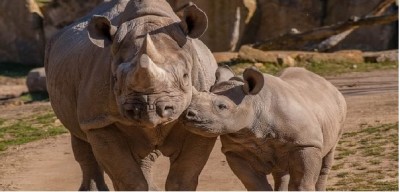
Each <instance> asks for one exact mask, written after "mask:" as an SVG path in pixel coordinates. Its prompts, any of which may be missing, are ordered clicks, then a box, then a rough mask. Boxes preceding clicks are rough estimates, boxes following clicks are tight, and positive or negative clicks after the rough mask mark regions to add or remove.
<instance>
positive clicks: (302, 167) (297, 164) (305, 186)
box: [289, 147, 322, 191]
mask: <svg viewBox="0 0 400 192" xmlns="http://www.w3.org/2000/svg"><path fill="white" fill-rule="evenodd" d="M321 156H322V155H321V150H320V149H318V148H315V147H304V148H299V149H296V150H295V151H293V152H292V153H291V155H290V160H289V174H290V181H289V190H290V191H292V190H295V191H314V190H315V185H316V183H317V180H318V177H319V173H320V170H321V165H322V157H321Z"/></svg>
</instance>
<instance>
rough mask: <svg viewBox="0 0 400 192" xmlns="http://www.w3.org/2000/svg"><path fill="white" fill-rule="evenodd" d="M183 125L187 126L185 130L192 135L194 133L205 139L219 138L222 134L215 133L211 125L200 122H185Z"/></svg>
mask: <svg viewBox="0 0 400 192" xmlns="http://www.w3.org/2000/svg"><path fill="white" fill-rule="evenodd" d="M183 124H184V125H185V128H186V129H187V130H188V131H190V132H191V133H194V134H196V135H200V136H203V137H218V136H219V135H220V134H218V133H215V132H214V131H213V130H212V129H211V128H210V126H209V125H211V124H209V123H204V122H199V123H194V122H190V121H184V122H183Z"/></svg>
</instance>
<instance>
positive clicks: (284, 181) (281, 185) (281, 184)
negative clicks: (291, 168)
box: [272, 170, 290, 191]
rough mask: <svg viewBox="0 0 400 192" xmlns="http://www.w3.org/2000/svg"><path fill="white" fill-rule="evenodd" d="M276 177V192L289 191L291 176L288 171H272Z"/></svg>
mask: <svg viewBox="0 0 400 192" xmlns="http://www.w3.org/2000/svg"><path fill="white" fill-rule="evenodd" d="M272 176H273V177H274V190H275V191H287V190H288V187H289V180H290V175H289V172H287V171H281V170H279V171H272Z"/></svg>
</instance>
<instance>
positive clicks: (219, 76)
mask: <svg viewBox="0 0 400 192" xmlns="http://www.w3.org/2000/svg"><path fill="white" fill-rule="evenodd" d="M234 76H235V73H234V72H233V71H232V69H231V68H230V67H229V66H228V65H223V66H219V67H218V68H217V71H216V72H215V84H217V83H220V82H223V81H228V80H229V79H230V78H232V77H234Z"/></svg>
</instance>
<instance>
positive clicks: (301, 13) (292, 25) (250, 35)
mask: <svg viewBox="0 0 400 192" xmlns="http://www.w3.org/2000/svg"><path fill="white" fill-rule="evenodd" d="M322 4H323V1H321V0H268V1H266V0H257V10H256V13H255V15H254V17H253V18H252V21H251V23H250V26H249V28H248V29H247V30H246V32H245V34H246V37H245V38H244V39H243V41H242V43H254V42H256V41H260V40H266V39H271V38H275V37H278V36H280V35H284V34H286V33H291V32H303V31H306V30H310V29H312V28H315V27H318V26H320V25H321V21H322V17H323V9H322V7H323V6H322Z"/></svg>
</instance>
